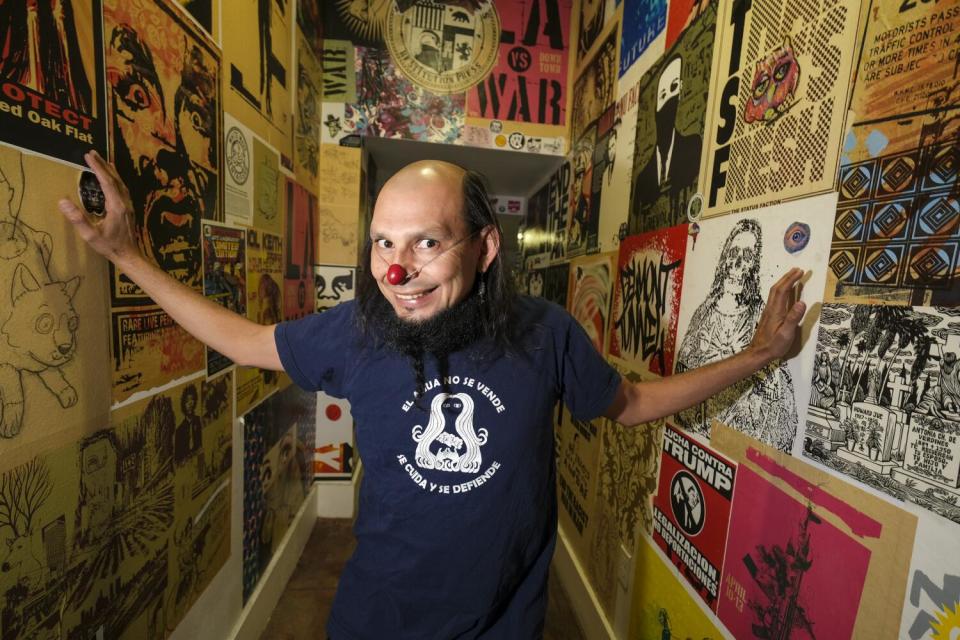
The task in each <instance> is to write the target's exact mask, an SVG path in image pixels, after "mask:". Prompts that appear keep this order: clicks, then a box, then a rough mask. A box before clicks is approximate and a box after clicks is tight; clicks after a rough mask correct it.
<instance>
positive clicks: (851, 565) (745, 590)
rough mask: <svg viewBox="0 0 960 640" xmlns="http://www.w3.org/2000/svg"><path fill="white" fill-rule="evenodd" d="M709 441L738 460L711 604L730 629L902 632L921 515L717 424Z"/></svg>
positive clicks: (797, 633)
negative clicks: (722, 558)
mask: <svg viewBox="0 0 960 640" xmlns="http://www.w3.org/2000/svg"><path fill="white" fill-rule="evenodd" d="M711 445H712V446H713V447H714V448H715V449H716V450H717V451H720V452H721V453H723V454H724V455H727V456H729V457H730V458H731V459H732V460H733V461H734V462H736V463H737V465H738V467H737V482H736V487H735V489H734V496H733V506H732V510H731V514H730V528H729V533H728V534H727V550H726V562H725V563H724V568H723V578H722V580H721V583H720V602H719V606H718V607H717V615H718V617H719V618H720V620H721V621H723V623H724V624H725V625H726V626H727V629H728V630H729V631H730V633H732V634H733V636H734V637H737V638H739V637H756V636H759V637H767V638H775V637H785V636H789V637H791V638H813V637H817V638H820V637H823V636H824V634H825V633H826V632H827V631H826V630H829V637H831V638H843V639H846V638H895V637H898V636H897V631H898V630H899V628H900V617H901V615H900V614H901V606H902V604H903V601H904V595H905V593H904V592H905V590H906V584H907V571H908V569H909V566H910V554H911V551H912V549H913V547H914V533H915V531H916V528H917V518H916V517H915V516H913V515H911V514H909V513H907V512H906V511H904V510H903V509H901V508H900V507H898V506H895V505H893V504H890V503H889V502H888V501H885V500H881V499H879V498H876V497H874V496H873V495H871V494H868V493H866V492H864V491H862V490H860V489H857V488H856V487H854V486H853V485H851V484H850V483H849V482H847V481H845V480H841V479H838V478H837V477H836V476H835V475H832V474H830V473H828V472H825V471H822V470H820V469H817V468H815V467H813V466H811V465H809V464H807V463H805V462H803V461H802V460H800V459H798V458H795V457H793V456H791V455H789V454H786V453H783V452H779V451H776V450H775V449H773V448H771V447H768V446H765V445H763V444H760V443H758V442H757V441H755V440H753V439H751V438H749V437H747V436H745V435H743V434H742V433H739V432H738V431H736V430H734V429H730V428H728V427H725V426H724V425H722V424H720V423H715V425H714V430H713V437H712V439H711ZM751 633H753V634H755V635H754V636H751V635H750V634H751ZM760 634H763V635H760Z"/></svg>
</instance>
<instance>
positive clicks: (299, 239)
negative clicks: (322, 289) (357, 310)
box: [283, 180, 317, 320]
mask: <svg viewBox="0 0 960 640" xmlns="http://www.w3.org/2000/svg"><path fill="white" fill-rule="evenodd" d="M285 191H286V203H287V206H286V211H287V220H286V224H285V225H284V228H285V230H286V242H284V243H283V256H284V269H283V319H284V320H296V319H298V318H303V317H304V316H306V315H307V314H310V313H313V312H314V309H315V305H316V296H315V295H314V282H313V265H314V264H315V263H316V259H315V257H314V251H316V249H317V246H316V237H317V198H316V197H315V196H314V195H313V194H312V193H310V192H309V191H307V190H306V189H305V188H304V187H303V186H302V185H300V184H299V183H296V182H294V181H293V180H287V181H286V190H285Z"/></svg>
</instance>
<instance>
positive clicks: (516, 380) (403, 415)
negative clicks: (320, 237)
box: [275, 297, 620, 640]
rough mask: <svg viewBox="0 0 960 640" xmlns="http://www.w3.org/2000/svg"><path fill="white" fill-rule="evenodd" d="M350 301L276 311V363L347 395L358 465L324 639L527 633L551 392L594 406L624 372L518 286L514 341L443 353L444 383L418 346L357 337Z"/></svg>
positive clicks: (573, 408)
mask: <svg viewBox="0 0 960 640" xmlns="http://www.w3.org/2000/svg"><path fill="white" fill-rule="evenodd" d="M355 310H356V307H355V305H354V304H353V303H346V304H341V305H339V306H337V307H335V308H334V309H332V310H329V311H325V312H324V313H322V314H317V315H311V316H308V317H306V318H303V319H301V320H297V321H294V322H286V323H282V324H280V325H279V326H278V327H277V330H276V334H275V337H276V342H277V349H278V351H279V352H280V359H281V361H282V362H283V366H284V369H286V371H287V373H288V374H289V375H290V377H291V378H293V380H294V382H296V383H297V384H298V385H299V386H301V387H302V388H304V389H307V390H323V391H324V392H326V393H328V394H329V395H331V396H335V397H340V398H346V399H347V400H349V401H350V407H351V411H352V413H353V417H354V419H355V421H356V425H357V449H358V451H359V453H360V457H361V459H362V460H363V465H364V476H363V481H362V483H361V487H360V503H359V511H358V514H357V519H356V523H355V526H354V533H355V535H356V538H357V548H356V550H355V551H354V554H353V557H351V558H350V561H349V562H348V563H347V566H346V568H345V569H344V571H343V573H342V574H341V576H340V584H339V587H338V589H337V595H336V598H335V599H334V603H333V610H332V612H331V614H330V619H329V622H328V626H327V631H328V633H329V634H330V637H331V638H333V640H367V639H370V640H382V639H383V638H396V639H406V638H410V639H414V638H416V639H420V638H438V639H448V638H451V639H452V638H458V639H468V638H469V639H472V638H507V639H510V640H514V639H518V638H536V637H540V636H541V635H542V629H543V618H544V613H545V611H546V585H547V573H548V570H549V565H550V560H551V558H552V556H553V550H554V544H555V542H556V531H557V506H556V491H555V485H554V483H555V467H554V455H553V452H554V445H553V428H552V422H551V418H552V416H553V415H554V408H555V406H556V402H557V400H558V399H559V398H563V400H564V402H565V403H566V405H567V407H568V408H569V410H570V412H571V413H572V414H573V416H574V417H576V418H578V419H581V420H589V419H592V418H595V417H597V416H599V415H601V414H602V413H603V412H604V411H605V410H606V409H607V408H608V407H609V406H610V403H611V402H612V401H613V398H614V394H615V393H616V389H617V386H618V385H619V383H620V376H619V374H618V373H617V372H616V371H615V370H614V369H613V368H612V367H610V365H608V364H607V363H606V362H605V361H604V360H603V358H602V357H601V356H600V354H598V353H597V351H596V349H595V348H594V347H593V345H592V343H591V342H590V340H589V338H587V335H586V333H584V331H583V329H582V328H581V327H580V326H579V325H578V324H577V323H576V322H575V321H574V320H573V319H572V318H571V317H570V315H569V314H567V313H566V311H564V310H563V309H562V308H561V307H559V306H557V305H555V304H553V303H550V302H547V301H545V300H542V299H539V298H527V297H523V298H520V299H519V300H518V301H517V314H516V317H517V320H518V323H519V335H521V336H522V342H521V344H522V353H520V354H514V353H510V354H500V355H498V356H497V357H493V358H491V357H487V358H486V359H481V358H479V357H478V355H479V354H484V353H486V354H488V353H489V348H488V347H489V345H486V344H484V342H483V341H481V342H480V343H478V344H477V345H474V346H472V347H469V348H467V349H465V350H463V351H461V352H457V353H455V354H453V355H451V356H450V358H449V367H448V378H447V390H446V391H444V389H443V384H442V383H443V381H441V380H440V379H439V372H438V369H437V363H436V362H435V361H434V360H433V359H432V358H427V360H426V362H425V374H426V380H427V385H426V387H427V390H426V393H425V394H424V397H423V398H422V399H421V400H420V402H419V406H418V403H415V402H414V396H413V391H414V389H415V384H416V382H415V376H414V372H413V367H412V365H411V363H410V360H409V359H407V358H405V357H403V356H401V355H399V354H397V353H396V352H394V351H392V350H390V349H387V348H384V347H380V346H378V345H377V344H374V343H373V341H370V340H364V339H363V338H362V337H361V335H360V333H359V332H358V329H357V325H356V319H355Z"/></svg>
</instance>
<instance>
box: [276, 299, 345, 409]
mask: <svg viewBox="0 0 960 640" xmlns="http://www.w3.org/2000/svg"><path fill="white" fill-rule="evenodd" d="M353 320H354V316H353V304H352V303H345V304H340V305H337V306H336V307H334V308H333V309H330V310H328V311H324V312H323V313H315V314H311V315H308V316H306V317H304V318H300V319H299V320H291V321H287V322H281V323H280V324H278V325H277V327H276V329H275V330H274V333H273V339H274V340H275V341H276V344H277V353H279V354H280V362H281V364H283V369H284V371H286V373H287V375H289V376H290V378H291V379H292V380H293V381H294V383H296V385H297V386H298V387H300V388H301V389H304V390H306V391H323V392H324V393H327V394H328V395H331V396H333V397H336V398H343V397H344V396H345V395H346V392H347V390H346V385H345V379H346V377H347V373H348V371H347V362H349V361H350V360H349V357H348V355H347V352H348V350H349V344H350V342H351V338H350V336H354V335H355V326H354V322H353Z"/></svg>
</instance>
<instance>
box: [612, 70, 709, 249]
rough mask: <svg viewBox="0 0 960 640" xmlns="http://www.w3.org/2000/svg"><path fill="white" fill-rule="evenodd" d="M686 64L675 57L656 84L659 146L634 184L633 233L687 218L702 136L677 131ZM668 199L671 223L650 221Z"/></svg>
mask: <svg viewBox="0 0 960 640" xmlns="http://www.w3.org/2000/svg"><path fill="white" fill-rule="evenodd" d="M682 70H683V61H682V60H681V59H680V57H679V56H678V57H674V58H673V59H672V60H670V62H668V63H667V64H666V65H665V66H664V67H663V71H662V72H661V73H660V79H659V80H658V81H657V94H656V112H655V114H654V121H655V125H656V129H655V134H656V144H655V145H654V147H653V151H652V152H651V153H650V156H649V157H648V158H647V161H646V163H645V164H644V165H643V168H642V169H640V172H639V173H638V174H637V175H636V177H635V178H634V181H633V189H632V191H631V194H632V197H633V204H632V206H631V207H630V233H631V234H634V233H641V232H643V231H649V230H651V229H654V228H656V227H658V226H665V225H671V224H677V223H679V222H680V221H681V218H683V217H684V216H685V215H686V210H685V206H686V205H685V203H684V202H682V196H683V190H684V189H690V188H694V187H695V186H696V181H697V172H698V171H699V170H700V149H701V141H700V136H698V135H696V134H693V135H683V134H682V133H680V132H679V131H677V129H676V125H677V113H678V112H679V108H680V90H681V89H682V88H683V80H682V79H681V72H682ZM664 196H665V197H666V198H667V207H668V213H669V218H670V219H657V220H653V221H651V220H648V219H647V218H648V217H649V214H650V209H651V208H652V207H653V206H654V205H655V204H656V203H657V200H659V199H660V198H661V197H664Z"/></svg>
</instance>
